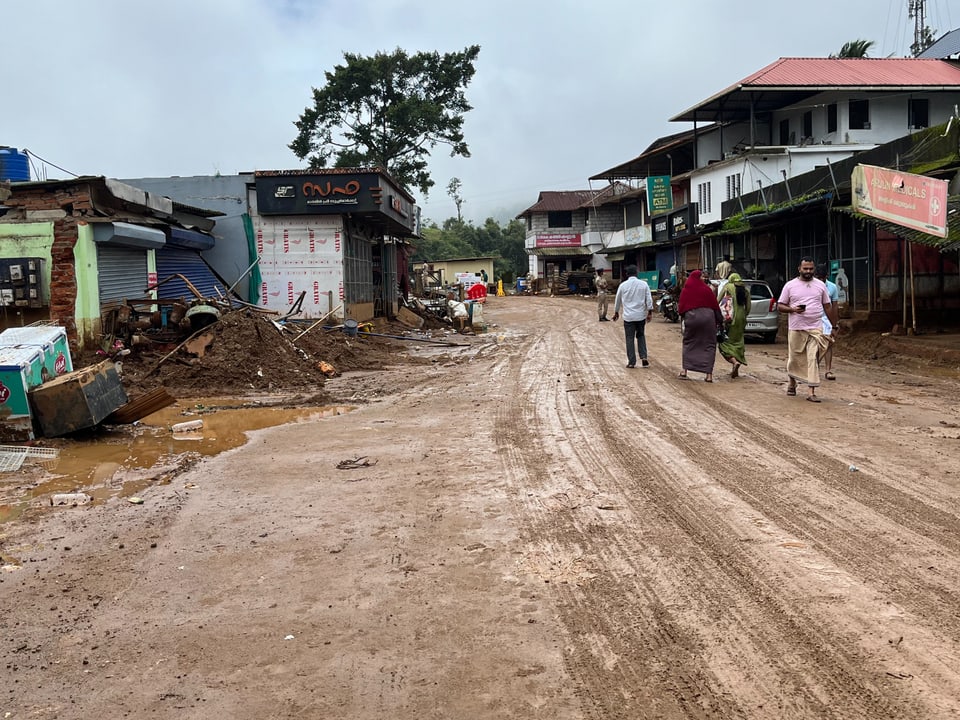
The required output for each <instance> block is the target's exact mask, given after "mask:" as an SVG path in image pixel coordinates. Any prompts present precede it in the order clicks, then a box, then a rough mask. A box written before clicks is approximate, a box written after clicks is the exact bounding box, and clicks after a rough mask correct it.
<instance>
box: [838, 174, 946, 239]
mask: <svg viewBox="0 0 960 720" xmlns="http://www.w3.org/2000/svg"><path fill="white" fill-rule="evenodd" d="M850 180H851V184H852V185H853V209H854V210H856V211H857V212H860V213H863V214H864V215H870V216H871V217H875V218H880V219H881V220H887V221H888V222H892V223H894V224H896V225H902V226H903V227H906V228H911V229H913V230H919V231H920V232H924V233H928V234H930V235H936V236H937V237H946V236H947V184H948V183H947V181H946V180H935V179H934V178H929V177H926V176H925V175H914V174H913V173H908V172H901V171H899V170H890V169H888V168H882V167H876V166H874V165H857V166H856V167H855V168H854V169H853V174H852V175H851V178H850Z"/></svg>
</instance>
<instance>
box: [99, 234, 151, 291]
mask: <svg viewBox="0 0 960 720" xmlns="http://www.w3.org/2000/svg"><path fill="white" fill-rule="evenodd" d="M147 252H148V251H147V250H144V249H143V248H131V247H123V246H121V245H108V244H97V273H98V284H99V291H98V292H99V295H100V302H101V303H105V302H109V301H111V300H123V299H124V298H131V299H139V298H144V297H147V293H146V292H145V291H146V288H147Z"/></svg>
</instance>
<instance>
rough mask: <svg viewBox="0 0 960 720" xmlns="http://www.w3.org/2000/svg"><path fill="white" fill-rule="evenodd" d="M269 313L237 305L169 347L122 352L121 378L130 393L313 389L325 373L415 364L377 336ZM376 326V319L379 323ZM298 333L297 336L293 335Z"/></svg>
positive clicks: (313, 391)
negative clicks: (351, 334) (313, 325)
mask: <svg viewBox="0 0 960 720" xmlns="http://www.w3.org/2000/svg"><path fill="white" fill-rule="evenodd" d="M275 318H276V316H272V315H267V314H264V313H261V312H256V311H254V310H251V309H241V310H235V311H232V312H227V313H224V314H223V315H222V316H221V317H220V318H219V320H217V321H216V322H215V323H212V324H211V325H209V326H208V327H206V328H204V329H203V330H202V331H201V332H200V333H199V334H195V335H194V336H193V337H192V338H191V339H190V340H189V341H188V342H186V343H182V344H181V345H179V346H177V347H176V349H175V350H173V349H172V348H171V347H170V346H167V347H163V348H162V349H163V352H161V351H160V350H149V351H147V350H143V349H139V350H137V351H135V352H134V353H133V354H131V355H129V356H127V357H125V358H123V384H124V387H126V388H127V391H128V393H129V394H130V395H131V396H137V395H139V394H141V393H146V392H148V391H149V390H151V389H152V388H155V387H157V386H163V387H164V388H166V389H167V390H168V391H169V392H170V393H172V394H174V395H177V396H198V395H235V394H242V393H249V392H251V391H256V392H297V393H310V394H312V395H315V394H317V393H319V392H320V391H321V390H322V387H323V383H324V380H325V377H326V376H332V374H333V373H331V372H330V367H331V366H332V367H333V368H335V370H336V371H337V372H345V371H349V370H376V369H382V368H383V367H385V366H386V365H387V364H396V363H398V362H411V361H412V362H416V360H415V359H413V358H409V357H407V356H406V353H405V352H404V351H405V350H406V348H403V347H398V345H397V343H395V342H390V341H389V340H383V339H380V338H377V337H369V336H365V335H366V334H365V333H360V334H359V336H358V337H348V336H347V335H346V334H345V333H343V332H342V331H341V330H340V329H339V328H329V327H326V328H324V327H317V328H315V329H313V330H311V331H310V332H307V333H304V332H303V331H304V330H306V329H307V328H309V327H310V324H311V323H309V322H306V321H297V322H292V321H290V320H287V321H285V322H277V321H276V319H275ZM380 324H381V325H382V324H383V323H380ZM298 336H299V337H298Z"/></svg>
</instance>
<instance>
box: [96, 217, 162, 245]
mask: <svg viewBox="0 0 960 720" xmlns="http://www.w3.org/2000/svg"><path fill="white" fill-rule="evenodd" d="M93 240H94V242H98V243H109V244H110V245H120V246H122V247H135V248H144V249H147V250H151V249H153V250H155V249H156V248H162V247H163V246H164V245H166V243H167V236H166V235H164V234H163V230H158V229H156V228H148V227H143V226H142V225H133V224H131V223H124V222H111V223H96V224H93Z"/></svg>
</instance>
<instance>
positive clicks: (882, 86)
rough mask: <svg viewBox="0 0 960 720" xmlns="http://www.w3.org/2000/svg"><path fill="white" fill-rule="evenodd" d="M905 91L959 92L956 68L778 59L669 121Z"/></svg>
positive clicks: (931, 63) (914, 61)
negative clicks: (834, 96)
mask: <svg viewBox="0 0 960 720" xmlns="http://www.w3.org/2000/svg"><path fill="white" fill-rule="evenodd" d="M904 89H909V90H924V89H927V90H930V91H944V90H950V91H960V67H958V66H957V65H955V64H953V63H951V62H948V61H945V60H932V59H920V58H780V59H779V60H777V61H776V62H773V63H770V64H769V65H767V66H766V67H765V68H763V69H761V70H758V71H757V72H755V73H753V74H752V75H748V76H747V77H745V78H744V79H743V80H740V81H739V82H737V83H734V84H733V85H730V86H729V87H727V88H726V89H724V90H721V91H720V92H718V93H717V94H716V95H713V96H712V97H710V98H707V99H706V100H704V101H702V102H700V103H697V104H696V105H694V106H693V107H691V108H689V109H687V110H684V111H683V112H682V113H680V114H679V115H676V116H674V117H672V118H670V119H671V120H672V121H679V120H689V121H692V120H694V119H696V120H699V121H709V120H713V121H716V120H720V119H724V120H732V119H734V116H736V115H738V114H741V115H746V114H748V112H749V108H750V105H751V103H753V107H754V110H755V111H757V112H764V111H770V110H776V109H779V108H781V107H786V106H788V105H791V104H793V103H795V102H800V101H801V100H803V99H804V98H807V97H810V96H812V95H815V94H817V93H819V92H824V91H827V90H846V91H855V90H870V91H878V90H904ZM758 93H762V95H760V94H758Z"/></svg>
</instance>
